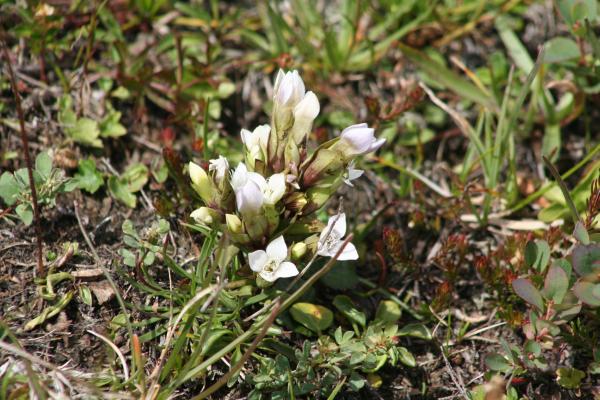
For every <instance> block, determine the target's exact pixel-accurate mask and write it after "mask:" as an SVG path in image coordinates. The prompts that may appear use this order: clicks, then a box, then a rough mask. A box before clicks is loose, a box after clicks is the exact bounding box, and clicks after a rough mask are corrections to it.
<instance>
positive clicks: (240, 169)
mask: <svg viewBox="0 0 600 400" xmlns="http://www.w3.org/2000/svg"><path fill="white" fill-rule="evenodd" d="M247 181H248V168H247V167H246V164H244V163H239V164H238V166H237V167H236V168H235V170H234V171H233V174H232V175H231V187H232V188H233V190H234V191H236V192H237V191H238V190H240V189H241V188H242V187H243V186H244V185H245V184H246V182H247Z"/></svg>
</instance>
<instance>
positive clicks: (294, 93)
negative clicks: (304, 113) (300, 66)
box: [273, 70, 305, 107]
mask: <svg viewBox="0 0 600 400" xmlns="http://www.w3.org/2000/svg"><path fill="white" fill-rule="evenodd" d="M274 89H275V90H274V95H273V100H274V101H275V103H277V104H278V105H279V106H281V107H295V106H296V104H298V103H299V102H300V100H302V98H303V97H304V93H305V89H304V82H303V81H302V78H300V75H299V74H298V71H296V70H294V71H288V72H287V73H284V72H283V71H282V70H279V72H278V73H277V78H276V79H275V88H274Z"/></svg>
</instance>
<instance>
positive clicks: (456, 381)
mask: <svg viewBox="0 0 600 400" xmlns="http://www.w3.org/2000/svg"><path fill="white" fill-rule="evenodd" d="M440 351H441V353H442V357H443V358H444V363H445V364H446V369H447V370H448V374H449V375H450V378H451V379H452V382H454V385H455V386H456V387H457V389H458V390H459V392H460V394H461V395H462V397H463V398H465V399H466V400H469V399H470V398H469V395H467V391H466V390H465V387H464V384H463V383H462V382H461V379H460V377H459V376H457V375H456V372H454V370H453V369H452V366H450V361H448V357H446V354H445V353H444V349H443V348H442V347H440Z"/></svg>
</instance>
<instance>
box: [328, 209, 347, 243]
mask: <svg viewBox="0 0 600 400" xmlns="http://www.w3.org/2000/svg"><path fill="white" fill-rule="evenodd" d="M330 219H333V221H334V222H333V223H334V224H335V225H333V229H332V232H335V234H336V235H337V236H338V238H340V239H341V238H343V237H344V235H345V234H346V213H340V214H338V215H334V216H333V217H331V218H330Z"/></svg>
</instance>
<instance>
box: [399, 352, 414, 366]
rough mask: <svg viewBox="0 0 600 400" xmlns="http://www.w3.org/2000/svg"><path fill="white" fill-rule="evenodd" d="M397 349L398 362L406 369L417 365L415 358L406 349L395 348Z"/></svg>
mask: <svg viewBox="0 0 600 400" xmlns="http://www.w3.org/2000/svg"><path fill="white" fill-rule="evenodd" d="M397 349H398V359H399V360H400V362H401V363H402V364H404V365H406V366H408V367H415V366H416V365H417V360H415V356H413V355H412V353H411V352H410V351H408V349H407V348H406V347H397Z"/></svg>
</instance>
